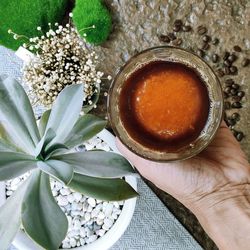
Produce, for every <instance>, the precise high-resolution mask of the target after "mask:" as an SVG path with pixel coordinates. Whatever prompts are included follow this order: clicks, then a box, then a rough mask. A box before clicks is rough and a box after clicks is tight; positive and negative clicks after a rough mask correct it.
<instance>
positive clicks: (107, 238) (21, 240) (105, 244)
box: [0, 129, 137, 250]
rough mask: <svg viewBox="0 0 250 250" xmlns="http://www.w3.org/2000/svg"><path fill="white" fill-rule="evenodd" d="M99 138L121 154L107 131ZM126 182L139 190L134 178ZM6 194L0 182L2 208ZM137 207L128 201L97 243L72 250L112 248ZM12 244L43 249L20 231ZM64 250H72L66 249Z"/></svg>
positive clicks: (134, 202)
mask: <svg viewBox="0 0 250 250" xmlns="http://www.w3.org/2000/svg"><path fill="white" fill-rule="evenodd" d="M97 136H98V137H99V138H101V139H102V140H103V141H105V142H106V143H107V144H108V145H109V146H110V148H111V149H112V150H113V151H114V152H115V153H120V152H119V151H118V149H117V147H116V145H115V137H114V136H113V135H112V134H111V133H110V132H109V131H108V130H106V129H104V130H103V131H101V132H100V133H99V134H97ZM125 179H126V181H127V182H128V183H129V184H130V185H131V186H132V187H133V188H134V189H135V190H137V180H136V177H134V176H128V177H126V178H125ZM5 200H6V194H5V183H4V182H0V206H1V205H2V204H3V203H4V202H5ZM135 205H136V198H132V199H129V200H126V201H125V202H124V205H123V208H122V212H121V214H120V215H119V217H118V219H117V220H116V221H115V223H114V225H113V226H112V227H111V228H110V230H108V231H107V232H106V233H105V234H104V235H103V236H102V237H100V238H98V239H97V240H96V241H94V242H92V243H90V244H88V245H85V246H80V247H75V248H71V249H76V250H96V249H102V250H107V249H109V248H110V247H111V246H113V245H114V244H115V243H116V242H117V241H118V240H119V238H120V237H121V236H122V235H123V233H124V232H125V231H126V229H127V227H128V225H129V223H130V221H131V219H132V216H133V214H134V210H135ZM12 244H13V245H14V246H15V247H16V248H17V249H18V250H19V249H20V250H39V249H42V248H41V247H40V246H38V245H37V244H35V243H34V242H33V241H32V240H31V239H30V238H29V237H28V236H27V235H26V234H25V233H24V232H23V231H21V230H19V232H18V233H17V235H16V237H15V239H14V241H13V242H12ZM64 250H70V249H65V248H64Z"/></svg>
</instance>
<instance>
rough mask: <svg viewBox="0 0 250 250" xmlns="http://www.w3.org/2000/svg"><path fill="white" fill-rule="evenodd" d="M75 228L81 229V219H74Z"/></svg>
mask: <svg viewBox="0 0 250 250" xmlns="http://www.w3.org/2000/svg"><path fill="white" fill-rule="evenodd" d="M74 228H75V229H76V230H78V229H80V228H81V222H80V221H79V220H75V221H74Z"/></svg>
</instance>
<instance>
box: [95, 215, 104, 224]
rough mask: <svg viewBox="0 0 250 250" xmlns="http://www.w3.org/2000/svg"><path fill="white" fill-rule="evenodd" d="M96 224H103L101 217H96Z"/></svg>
mask: <svg viewBox="0 0 250 250" xmlns="http://www.w3.org/2000/svg"><path fill="white" fill-rule="evenodd" d="M96 224H97V225H99V226H101V225H103V219H100V218H98V217H97V219H96Z"/></svg>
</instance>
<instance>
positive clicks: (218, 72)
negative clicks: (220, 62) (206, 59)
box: [217, 69, 225, 77]
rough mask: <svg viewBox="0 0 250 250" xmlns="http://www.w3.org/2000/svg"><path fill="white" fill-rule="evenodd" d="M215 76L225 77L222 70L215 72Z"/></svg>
mask: <svg viewBox="0 0 250 250" xmlns="http://www.w3.org/2000/svg"><path fill="white" fill-rule="evenodd" d="M217 74H218V76H219V77H223V76H224V75H225V73H224V71H223V70H222V69H218V70H217Z"/></svg>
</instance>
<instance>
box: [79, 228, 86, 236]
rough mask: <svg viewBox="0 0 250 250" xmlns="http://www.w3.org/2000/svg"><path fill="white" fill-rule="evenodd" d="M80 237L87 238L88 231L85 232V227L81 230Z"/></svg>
mask: <svg viewBox="0 0 250 250" xmlns="http://www.w3.org/2000/svg"><path fill="white" fill-rule="evenodd" d="M80 236H81V237H82V238H84V237H86V231H85V229H84V228H83V227H81V228H80Z"/></svg>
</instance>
